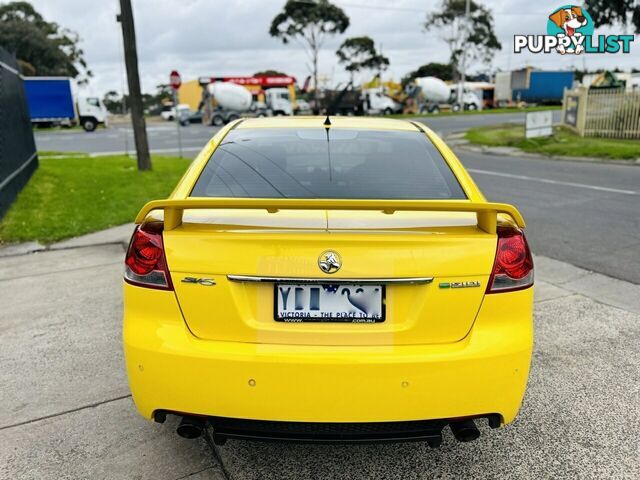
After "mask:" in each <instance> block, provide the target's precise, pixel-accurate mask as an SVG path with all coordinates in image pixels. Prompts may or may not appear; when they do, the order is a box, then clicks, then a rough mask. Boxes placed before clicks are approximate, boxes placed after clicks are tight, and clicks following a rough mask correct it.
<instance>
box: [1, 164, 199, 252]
mask: <svg viewBox="0 0 640 480" xmlns="http://www.w3.org/2000/svg"><path fill="white" fill-rule="evenodd" d="M61 155H63V154H61ZM189 163H190V160H186V159H180V158H174V157H155V156H154V157H153V170H152V171H149V172H139V171H138V170H137V167H136V160H135V158H128V157H126V156H124V155H121V156H112V157H100V158H91V157H88V156H85V157H78V156H70V157H63V158H42V159H40V165H39V167H38V170H36V172H35V173H34V175H33V177H32V178H31V180H30V181H29V183H28V184H27V186H26V187H25V188H24V189H23V190H22V192H20V194H19V195H18V198H17V200H16V201H15V202H14V204H13V205H12V206H11V208H10V209H9V211H8V212H7V213H6V215H5V216H4V218H3V219H2V220H1V221H0V244H1V243H9V242H23V241H28V240H38V241H40V242H43V243H51V242H55V241H58V240H62V239H64V238H69V237H75V236H77V235H83V234H85V233H90V232H95V231H97V230H102V229H104V228H108V227H112V226H116V225H121V224H123V223H127V222H131V221H132V220H133V218H134V217H135V215H136V214H137V213H138V210H140V207H142V205H144V203H145V202H147V201H149V200H152V199H157V198H164V197H166V196H167V195H168V194H169V193H171V190H172V189H173V187H174V186H175V185H176V183H177V182H178V180H179V179H180V177H181V176H182V174H183V172H184V171H185V170H186V168H187V166H188V165H189Z"/></svg>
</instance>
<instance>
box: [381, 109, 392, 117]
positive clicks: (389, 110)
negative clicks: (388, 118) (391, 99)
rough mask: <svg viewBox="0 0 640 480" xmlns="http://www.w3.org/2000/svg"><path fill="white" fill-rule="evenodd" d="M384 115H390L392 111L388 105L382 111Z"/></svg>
mask: <svg viewBox="0 0 640 480" xmlns="http://www.w3.org/2000/svg"><path fill="white" fill-rule="evenodd" d="M382 113H383V114H384V115H391V114H392V113H393V110H391V109H390V108H389V107H387V108H385V109H384V111H383V112H382Z"/></svg>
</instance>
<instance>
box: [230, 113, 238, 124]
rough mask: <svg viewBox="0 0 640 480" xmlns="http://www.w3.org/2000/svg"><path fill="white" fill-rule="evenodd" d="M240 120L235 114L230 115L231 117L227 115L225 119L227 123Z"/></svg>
mask: <svg viewBox="0 0 640 480" xmlns="http://www.w3.org/2000/svg"><path fill="white" fill-rule="evenodd" d="M239 118H240V115H237V114H235V113H232V114H231V115H229V116H228V117H227V123H229V122H233V121H234V120H238V119H239Z"/></svg>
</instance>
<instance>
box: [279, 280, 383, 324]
mask: <svg viewBox="0 0 640 480" xmlns="http://www.w3.org/2000/svg"><path fill="white" fill-rule="evenodd" d="M274 295H275V302H274V304H275V320H277V321H279V322H296V323H299V322H349V323H376V322H384V313H385V311H384V286H383V285H357V284H340V285H337V284H330V283H327V284H313V285H305V284H295V283H291V284H289V283H280V284H276V285H275V291H274Z"/></svg>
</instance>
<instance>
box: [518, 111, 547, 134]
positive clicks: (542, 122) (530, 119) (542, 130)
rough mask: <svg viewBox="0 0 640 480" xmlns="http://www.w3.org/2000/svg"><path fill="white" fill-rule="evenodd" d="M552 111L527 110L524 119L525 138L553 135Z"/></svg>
mask: <svg viewBox="0 0 640 480" xmlns="http://www.w3.org/2000/svg"><path fill="white" fill-rule="evenodd" d="M552 113H553V112H551V110H546V111H543V112H529V113H527V116H526V120H525V136H526V137H527V138H535V137H550V136H551V135H553V115H552Z"/></svg>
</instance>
